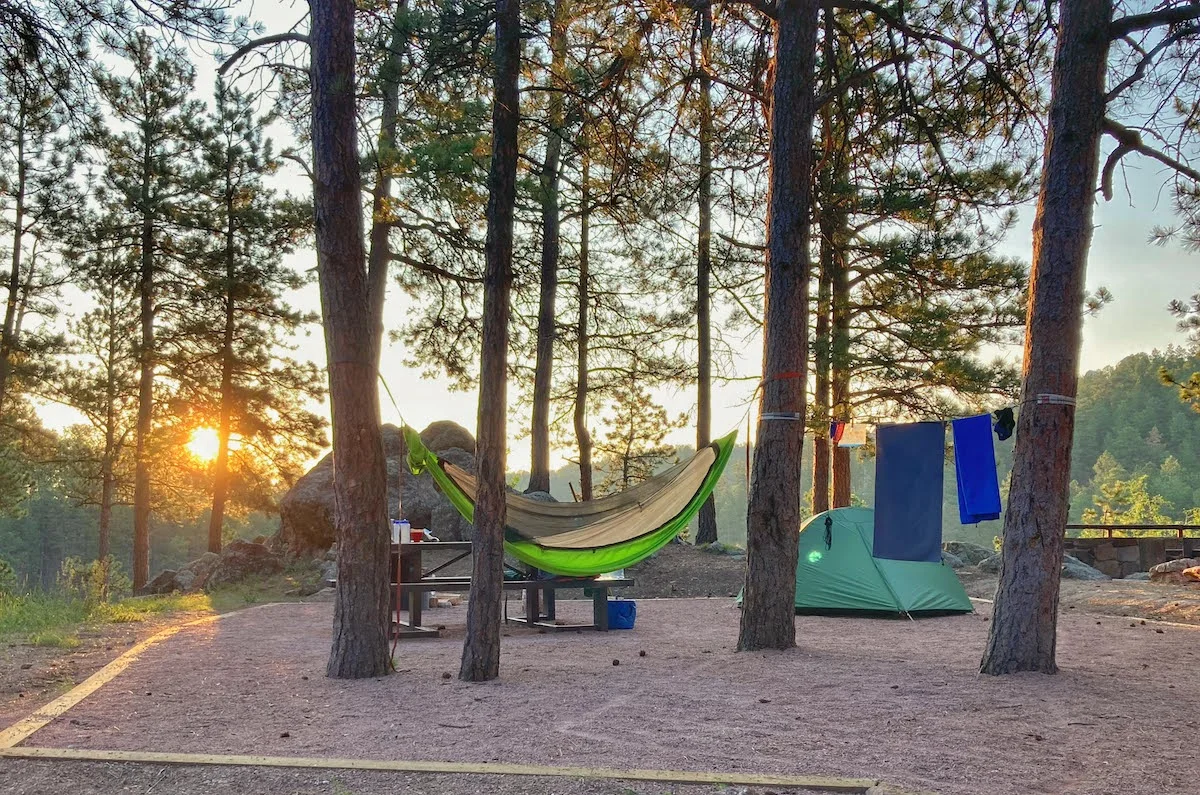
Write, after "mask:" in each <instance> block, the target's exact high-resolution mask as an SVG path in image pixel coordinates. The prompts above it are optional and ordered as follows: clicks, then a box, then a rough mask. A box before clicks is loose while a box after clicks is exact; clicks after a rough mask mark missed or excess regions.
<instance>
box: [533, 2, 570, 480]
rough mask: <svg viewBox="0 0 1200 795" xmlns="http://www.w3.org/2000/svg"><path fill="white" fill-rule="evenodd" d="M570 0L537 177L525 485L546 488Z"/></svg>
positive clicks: (554, 23)
mask: <svg viewBox="0 0 1200 795" xmlns="http://www.w3.org/2000/svg"><path fill="white" fill-rule="evenodd" d="M567 2H568V0H554V9H553V11H552V12H551V16H550V82H551V91H550V96H549V99H547V101H546V105H547V108H546V115H547V122H548V124H549V129H548V130H547V131H546V162H545V163H544V164H543V166H542V175H541V179H540V185H539V187H540V188H541V194H542V196H541V198H542V272H541V293H540V295H539V296H538V327H537V358H536V360H535V362H534V368H533V416H532V418H531V420H530V434H529V437H530V446H531V450H530V465H529V486H528V487H527V489H526V491H545V492H548V491H550V387H551V381H552V378H553V374H554V341H555V338H556V337H557V333H556V331H557V317H556V316H555V310H554V305H555V301H556V299H557V298H558V257H559V248H560V245H559V207H558V187H559V167H560V162H561V159H562V135H563V91H565V90H566V88H567V75H566V68H567V21H568V11H567Z"/></svg>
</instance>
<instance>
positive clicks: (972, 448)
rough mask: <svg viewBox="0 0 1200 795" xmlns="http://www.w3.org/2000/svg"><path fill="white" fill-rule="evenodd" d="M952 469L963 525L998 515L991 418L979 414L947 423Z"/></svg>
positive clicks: (997, 487) (997, 516)
mask: <svg viewBox="0 0 1200 795" xmlns="http://www.w3.org/2000/svg"><path fill="white" fill-rule="evenodd" d="M951 425H952V427H953V431H954V472H955V474H956V475H957V476H958V516H959V519H960V520H961V521H962V523H963V524H978V523H979V522H983V521H988V520H990V519H999V518H1000V510H1001V509H1000V482H999V480H998V479H997V476H996V450H995V446H994V442H993V441H992V423H991V417H990V416H989V415H987V414H980V415H979V416H978V417H966V418H965V419H961V420H954V421H953V422H952V423H951Z"/></svg>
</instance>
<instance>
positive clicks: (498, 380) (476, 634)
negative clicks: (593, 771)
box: [458, 0, 521, 682]
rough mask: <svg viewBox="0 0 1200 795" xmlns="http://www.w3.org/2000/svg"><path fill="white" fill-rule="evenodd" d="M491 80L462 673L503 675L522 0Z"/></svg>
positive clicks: (505, 29) (501, 19)
mask: <svg viewBox="0 0 1200 795" xmlns="http://www.w3.org/2000/svg"><path fill="white" fill-rule="evenodd" d="M495 47H496V50H495V56H494V59H495V75H494V77H493V80H492V86H493V92H494V94H493V96H494V99H493V100H492V166H491V172H490V174H489V175H488V205H487V225H488V231H487V243H486V245H485V258H486V264H485V270H484V280H483V346H482V349H483V350H482V355H481V357H480V358H481V362H480V375H479V419H478V427H477V428H476V447H477V449H478V458H477V461H478V467H479V481H478V483H479V491H478V493H477V495H476V498H475V546H474V550H473V551H474V565H473V567H472V575H471V599H470V601H469V602H468V603H467V638H466V641H465V642H464V643H463V652H462V663H461V666H460V667H459V670H458V678H459V679H462V680H464V681H467V682H482V681H486V680H489V679H495V678H496V677H498V676H499V675H500V597H501V596H502V595H503V593H502V590H501V589H502V588H503V586H504V525H505V520H506V516H505V502H504V491H505V489H504V470H505V452H506V443H505V440H506V436H507V429H506V423H505V419H506V415H507V411H508V393H507V383H508V320H509V312H510V308H509V292H510V290H511V288H512V250H513V208H514V206H515V204H516V195H517V121H518V119H519V118H520V116H519V107H518V104H517V103H518V94H517V80H518V76H519V74H520V68H521V11H520V3H519V0H497V3H496V44H495Z"/></svg>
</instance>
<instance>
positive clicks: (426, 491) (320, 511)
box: [271, 422, 475, 558]
mask: <svg viewBox="0 0 1200 795" xmlns="http://www.w3.org/2000/svg"><path fill="white" fill-rule="evenodd" d="M382 430H383V451H384V455H385V456H386V459H387V476H388V477H387V489H388V494H387V500H388V515H389V516H391V517H393V518H399V516H400V514H401V509H400V503H401V498H400V495H401V491H403V495H404V498H403V506H404V507H403V516H404V518H406V519H408V520H409V522H410V523H411V524H412V526H413V527H420V528H426V529H428V530H429V531H430V532H431V533H433V535H435V536H437V537H438V538H440V539H441V540H443V541H460V540H466V539H470V538H471V536H472V533H473V528H472V526H471V525H470V524H469V523H468V522H467V521H466V520H464V519H463V518H462V516H461V515H460V514H459V513H458V510H457V509H455V508H454V506H453V505H451V504H450V501H449V500H447V499H446V498H445V497H444V496H442V494H441V492H440V491H438V490H437V487H436V486H435V485H434V482H433V477H432V476H431V475H430V474H429V473H428V472H425V473H422V474H421V475H420V476H419V477H417V476H414V475H413V474H412V473H411V472H409V471H408V466H407V464H406V463H405V461H404V443H403V438H402V437H401V434H400V429H399V428H397V427H396V426H395V425H384V426H383V429H382ZM421 441H422V443H424V444H425V446H426V447H428V448H429V449H430V450H432V451H433V452H435V453H437V454H438V455H439V456H441V457H442V458H443V459H444V460H446V461H449V462H450V463H452V464H455V465H456V466H460V467H462V468H463V469H465V470H467V471H468V472H474V471H475V455H474V452H475V439H474V438H472V436H471V434H470V432H469V431H467V430H466V429H465V428H463V427H462V426H461V425H458V424H457V423H453V422H435V423H432V424H431V425H430V426H429V427H428V428H426V429H425V430H424V431H422V432H421ZM279 518H280V522H279V532H278V533H276V535H275V537H274V538H272V539H271V545H272V546H273V547H275V548H277V549H279V548H282V549H283V550H285V551H286V552H287V554H288V555H290V556H295V557H306V558H310V557H319V556H321V555H323V554H324V553H325V551H326V550H328V549H329V547H330V546H331V545H332V544H333V542H334V540H335V535H334V529H333V454H332V453H331V454H329V455H326V456H325V457H324V458H322V459H321V460H320V461H318V462H317V464H316V465H315V466H314V467H313V468H312V469H310V470H309V471H308V472H307V473H305V474H304V475H303V476H302V477H300V479H298V480H297V481H296V484H295V485H294V486H292V488H291V489H290V490H289V491H288V493H287V494H285V495H283V498H282V499H281V500H280V501H279ZM381 532H383V531H382V530H381Z"/></svg>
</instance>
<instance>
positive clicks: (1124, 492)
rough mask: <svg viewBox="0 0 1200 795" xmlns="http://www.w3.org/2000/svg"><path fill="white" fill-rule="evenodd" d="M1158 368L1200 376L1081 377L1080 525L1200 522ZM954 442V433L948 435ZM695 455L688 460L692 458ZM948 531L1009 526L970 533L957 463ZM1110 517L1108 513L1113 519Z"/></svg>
mask: <svg viewBox="0 0 1200 795" xmlns="http://www.w3.org/2000/svg"><path fill="white" fill-rule="evenodd" d="M1160 367H1166V368H1167V369H1168V370H1170V371H1171V372H1172V373H1174V374H1175V375H1176V376H1181V375H1182V376H1187V375H1190V374H1191V373H1192V372H1195V371H1200V357H1197V356H1195V355H1191V354H1188V353H1187V352H1185V351H1184V350H1182V349H1178V348H1169V349H1167V350H1166V351H1153V352H1151V353H1139V354H1135V355H1133V356H1129V357H1126V358H1125V359H1122V360H1121V361H1120V362H1119V363H1117V364H1115V365H1112V366H1111V367H1106V368H1104V369H1101V370H1093V371H1091V372H1088V373H1086V374H1085V375H1083V376H1082V377H1081V379H1080V382H1079V405H1078V409H1077V412H1078V413H1077V421H1076V427H1075V451H1074V457H1073V464H1072V480H1073V481H1074V483H1073V484H1072V495H1071V514H1070V518H1071V521H1072V522H1079V521H1082V520H1083V519H1084V518H1085V512H1087V511H1089V510H1090V511H1094V512H1095V513H1096V516H1095V517H1093V516H1092V515H1090V514H1089V515H1088V516H1087V518H1088V520H1089V521H1105V522H1107V523H1110V524H1120V523H1126V524H1134V523H1153V522H1165V521H1185V520H1190V521H1194V522H1200V516H1197V515H1194V513H1200V414H1197V413H1196V412H1194V411H1192V409H1191V408H1190V406H1189V405H1188V404H1186V403H1184V402H1182V401H1181V400H1180V399H1179V393H1178V391H1177V390H1176V389H1175V388H1174V387H1171V386H1165V385H1163V384H1162V383H1161V382H1160V380H1159V377H1158V371H1159V368H1160ZM947 435H948V434H947ZM1012 446H1013V440H1012V439H1009V440H1008V441H1006V442H997V443H996V465H997V467H998V469H999V472H1000V479H1001V483H1002V490H1003V491H1004V492H1005V493H1007V482H1008V477H1009V473H1010V471H1011V468H1012V449H1013V448H1012ZM688 452H690V451H681V452H680V455H681V456H682V455H686V454H688ZM805 458H806V460H805V466H804V472H803V484H802V485H803V488H804V490H805V493H806V494H809V495H810V496H811V494H810V492H811V488H812V467H811V445H808V444H806V445H805ZM851 469H852V473H853V474H852V482H853V490H854V495H855V501H856V502H860V503H862V504H866V505H870V504H871V503H873V502H874V492H875V461H874V458H873V457H870V456H869V455H863V456H857V455H856V456H853V457H852V458H851ZM578 478H579V470H578V469H577V468H575V467H569V468H564V469H562V470H559V472H557V473H555V477H554V478H553V479H552V491H553V493H554V494H555V496H556V497H558V498H559V499H565V500H569V499H571V493H570V490H569V488H568V486H567V482H568V481H571V482H574V483H576V484H578V482H579V481H578ZM944 482H945V500H944V504H943V510H942V527H943V533H944V535H945V537H946V538H961V539H967V540H974V541H978V542H981V543H991V541H992V538H993V537H995V536H998V535H1000V534H1001V533H1002V530H1003V528H1002V522H1000V521H994V522H981V523H980V524H978V525H973V526H963V525H961V524H959V521H958V503H957V496H956V493H955V480H954V461H953V458H952V457H947V461H946V470H945V481H944ZM746 483H747V476H746V450H745V447H744V445H739V446H738V448H737V449H736V450H735V451H734V453H733V456H732V458H731V459H730V461H729V465H728V467H727V468H726V470H725V474H724V476H723V477H722V478H721V482H720V484H719V485H718V488H717V520H718V521H717V523H718V528H719V535H720V538H721V540H722V541H724V542H726V543H734V544H744V543H745V537H746V529H745V517H746ZM1106 509H1107V510H1106Z"/></svg>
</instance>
